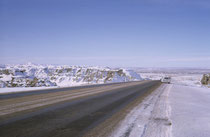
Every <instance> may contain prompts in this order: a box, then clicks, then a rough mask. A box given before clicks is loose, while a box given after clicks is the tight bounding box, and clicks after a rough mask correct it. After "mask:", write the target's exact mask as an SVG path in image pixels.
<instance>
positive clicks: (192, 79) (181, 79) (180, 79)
mask: <svg viewBox="0 0 210 137" xmlns="http://www.w3.org/2000/svg"><path fill="white" fill-rule="evenodd" d="M139 74H140V75H141V77H142V78H144V79H152V80H160V79H161V78H163V77H164V76H170V77H171V83H173V84H179V85H185V86H197V87H200V86H202V85H201V79H202V77H203V74H197V73H196V74H188V73H185V74H179V73H177V74H175V73H139Z"/></svg>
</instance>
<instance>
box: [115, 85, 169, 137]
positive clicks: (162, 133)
mask: <svg viewBox="0 0 210 137" xmlns="http://www.w3.org/2000/svg"><path fill="white" fill-rule="evenodd" d="M171 87H172V85H165V84H163V85H161V86H160V87H159V88H158V89H157V90H156V91H154V92H153V93H152V94H151V95H150V96H148V97H147V98H145V99H144V101H143V102H142V103H141V104H139V105H138V106H137V107H136V108H134V109H133V110H132V111H131V112H130V113H129V114H128V115H127V117H126V118H125V119H124V120H123V121H121V123H120V124H119V127H118V128H117V130H116V131H114V132H113V134H112V137H124V136H126V137H128V136H129V137H136V136H140V137H154V136H155V137H170V136H171V121H170V119H169V117H170V110H171V109H170V106H169V104H168V95H169V92H170V88H171Z"/></svg>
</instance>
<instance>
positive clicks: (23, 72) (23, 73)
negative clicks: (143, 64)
mask: <svg viewBox="0 0 210 137" xmlns="http://www.w3.org/2000/svg"><path fill="white" fill-rule="evenodd" d="M137 80H142V78H141V77H140V75H139V74H137V73H135V72H134V71H132V70H125V69H111V68H102V67H81V66H52V65H35V64H31V63H29V64H25V65H2V66H0V87H46V86H47V87H48V86H75V85H82V84H99V83H101V84H102V83H112V82H127V81H137Z"/></svg>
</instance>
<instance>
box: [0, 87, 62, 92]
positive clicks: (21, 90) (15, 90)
mask: <svg viewBox="0 0 210 137" xmlns="http://www.w3.org/2000/svg"><path fill="white" fill-rule="evenodd" d="M50 88H58V87H57V86H53V87H17V88H0V94H4V93H13V92H27V91H32V90H39V89H50Z"/></svg>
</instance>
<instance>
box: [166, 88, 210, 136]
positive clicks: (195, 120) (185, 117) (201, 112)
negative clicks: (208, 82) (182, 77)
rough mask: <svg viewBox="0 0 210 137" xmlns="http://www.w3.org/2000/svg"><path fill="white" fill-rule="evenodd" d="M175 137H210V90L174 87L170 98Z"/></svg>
mask: <svg viewBox="0 0 210 137" xmlns="http://www.w3.org/2000/svg"><path fill="white" fill-rule="evenodd" d="M169 101H170V105H171V108H172V111H171V120H172V123H173V124H172V127H173V130H172V133H173V137H210V107H209V106H210V89H209V88H202V87H190V86H182V85H173V88H172V89H171V92H170V96H169Z"/></svg>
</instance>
